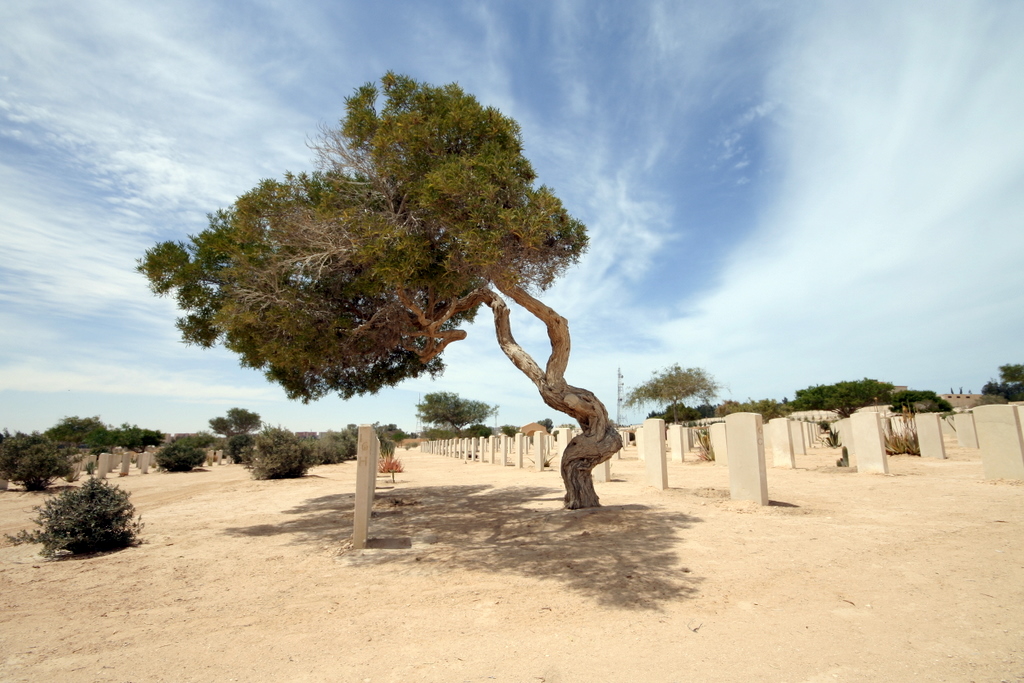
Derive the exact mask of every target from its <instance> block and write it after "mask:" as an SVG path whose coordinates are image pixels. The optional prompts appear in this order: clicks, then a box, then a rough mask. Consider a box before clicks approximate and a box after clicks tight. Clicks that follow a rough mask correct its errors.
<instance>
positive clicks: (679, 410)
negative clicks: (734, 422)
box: [647, 403, 715, 422]
mask: <svg viewBox="0 0 1024 683" xmlns="http://www.w3.org/2000/svg"><path fill="white" fill-rule="evenodd" d="M714 414H715V409H714V408H711V415H712V416H713V415H714ZM652 417H654V418H658V419H659V420H664V421H665V422H673V421H674V420H678V421H679V422H693V421H695V420H700V419H701V418H704V417H710V416H709V415H705V414H704V412H703V411H701V410H700V409H699V408H692V407H690V406H688V405H685V404H682V403H672V404H670V405H669V406H668V407H666V408H664V409H655V410H652V411H651V412H649V413H647V418H648V419H650V418H652Z"/></svg>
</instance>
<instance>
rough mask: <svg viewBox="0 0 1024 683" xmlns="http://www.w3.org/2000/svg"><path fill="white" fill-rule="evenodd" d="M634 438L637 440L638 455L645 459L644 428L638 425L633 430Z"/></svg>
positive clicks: (639, 457)
mask: <svg viewBox="0 0 1024 683" xmlns="http://www.w3.org/2000/svg"><path fill="white" fill-rule="evenodd" d="M633 439H635V440H636V457H637V458H638V459H640V460H641V461H642V460H643V459H644V428H643V426H640V427H637V428H636V431H634V432H633Z"/></svg>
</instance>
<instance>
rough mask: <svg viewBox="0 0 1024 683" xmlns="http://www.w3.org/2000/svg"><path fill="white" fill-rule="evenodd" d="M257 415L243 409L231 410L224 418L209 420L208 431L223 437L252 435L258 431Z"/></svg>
mask: <svg viewBox="0 0 1024 683" xmlns="http://www.w3.org/2000/svg"><path fill="white" fill-rule="evenodd" d="M261 424H262V422H261V420H260V415H259V413H254V412H252V411H251V410H246V409H245V408H232V409H230V410H229V411H228V414H227V415H226V416H224V417H215V418H213V419H211V420H210V429H212V430H213V433H214V434H220V435H221V436H225V437H229V438H230V437H232V436H238V435H239V434H252V433H254V432H257V431H259V428H260V425H261Z"/></svg>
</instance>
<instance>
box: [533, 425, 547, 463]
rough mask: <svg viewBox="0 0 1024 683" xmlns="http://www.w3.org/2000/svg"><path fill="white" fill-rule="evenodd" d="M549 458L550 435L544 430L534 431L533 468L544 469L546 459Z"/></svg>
mask: <svg viewBox="0 0 1024 683" xmlns="http://www.w3.org/2000/svg"><path fill="white" fill-rule="evenodd" d="M547 458H548V435H547V434H544V433H542V432H534V433H533V469H535V470H536V471H538V472H543V471H544V461H545V460H547Z"/></svg>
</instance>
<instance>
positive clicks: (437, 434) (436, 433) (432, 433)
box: [422, 428, 459, 441]
mask: <svg viewBox="0 0 1024 683" xmlns="http://www.w3.org/2000/svg"><path fill="white" fill-rule="evenodd" d="M458 435H459V434H458V432H454V431H452V430H451V429H438V428H435V429H424V430H423V432H422V436H423V438H424V439H428V440H430V441H441V440H442V439H454V438H456V437H457V436H458Z"/></svg>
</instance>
